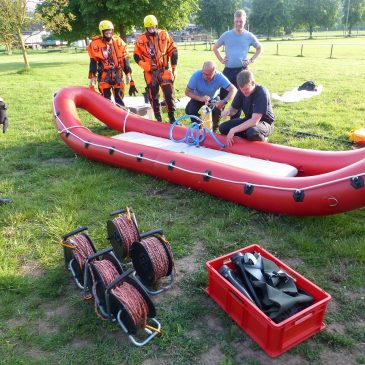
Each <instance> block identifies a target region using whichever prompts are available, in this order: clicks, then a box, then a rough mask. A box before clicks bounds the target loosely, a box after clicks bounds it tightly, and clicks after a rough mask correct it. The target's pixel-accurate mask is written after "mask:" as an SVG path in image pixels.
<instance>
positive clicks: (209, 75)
mask: <svg viewBox="0 0 365 365" xmlns="http://www.w3.org/2000/svg"><path fill="white" fill-rule="evenodd" d="M220 88H223V89H225V90H226V91H227V95H226V97H225V98H224V99H222V100H218V99H217V96H218V92H219V89H220ZM236 91H237V89H236V88H235V86H233V85H232V84H231V82H230V81H229V80H228V79H227V78H226V77H225V76H224V75H223V74H222V73H221V72H219V71H217V66H216V64H215V62H213V61H206V62H204V64H203V68H202V69H201V70H198V71H195V72H194V73H193V75H192V76H191V77H190V80H189V82H188V86H187V87H186V90H185V95H186V96H188V97H189V98H191V100H190V101H189V102H188V104H187V105H186V108H185V112H186V114H188V115H196V116H197V117H199V116H200V114H199V109H200V108H201V107H202V106H203V105H206V104H208V103H209V102H211V101H212V100H214V99H217V100H216V103H215V107H214V109H213V111H212V121H213V132H215V131H216V130H217V129H218V124H219V117H220V114H221V110H222V109H223V108H224V106H225V105H226V104H227V103H228V101H230V100H231V99H232V98H233V97H234V95H235V94H236ZM192 121H193V122H194V121H195V120H193V119H192Z"/></svg>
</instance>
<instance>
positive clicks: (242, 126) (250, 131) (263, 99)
mask: <svg viewBox="0 0 365 365" xmlns="http://www.w3.org/2000/svg"><path fill="white" fill-rule="evenodd" d="M237 85H238V92H237V94H236V96H235V98H234V99H233V101H232V104H231V106H230V107H229V109H228V110H224V111H223V112H222V118H224V117H227V116H231V115H235V114H236V113H237V112H238V111H240V110H242V111H243V112H244V114H245V117H244V118H235V119H231V120H229V121H228V122H225V123H222V124H221V125H220V126H219V131H220V132H221V134H226V135H227V139H226V145H227V146H228V147H229V146H231V145H232V144H233V137H234V136H235V135H237V136H240V137H243V138H246V139H248V140H250V141H266V139H267V137H268V136H269V135H270V134H271V133H272V132H273V131H274V120H275V116H274V113H273V110H272V106H271V100H270V93H269V91H268V90H267V89H266V88H265V87H263V86H261V85H258V84H256V81H255V78H254V75H253V73H252V72H251V71H248V70H243V71H241V72H240V73H239V74H238V75H237Z"/></svg>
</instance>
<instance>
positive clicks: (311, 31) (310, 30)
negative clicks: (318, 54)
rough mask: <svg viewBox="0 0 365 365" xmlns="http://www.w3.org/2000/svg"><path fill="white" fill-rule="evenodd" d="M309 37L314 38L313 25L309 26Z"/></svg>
mask: <svg viewBox="0 0 365 365" xmlns="http://www.w3.org/2000/svg"><path fill="white" fill-rule="evenodd" d="M309 39H313V25H310V26H309Z"/></svg>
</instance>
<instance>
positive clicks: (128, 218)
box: [107, 207, 139, 261]
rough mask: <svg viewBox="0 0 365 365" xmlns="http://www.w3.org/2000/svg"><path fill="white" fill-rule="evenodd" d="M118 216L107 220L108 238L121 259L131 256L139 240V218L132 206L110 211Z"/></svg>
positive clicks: (112, 214)
mask: <svg viewBox="0 0 365 365" xmlns="http://www.w3.org/2000/svg"><path fill="white" fill-rule="evenodd" d="M110 215H111V216H116V217H115V218H113V219H112V220H108V222H107V231H108V239H109V241H110V243H111V245H112V247H113V250H114V253H115V255H116V256H117V258H118V259H119V260H120V261H123V260H124V259H126V258H128V257H129V250H130V247H131V245H132V243H133V242H134V241H138V240H139V232H138V225H137V219H136V216H135V214H134V212H133V209H132V208H129V207H126V208H124V209H120V210H117V211H115V212H112V213H110Z"/></svg>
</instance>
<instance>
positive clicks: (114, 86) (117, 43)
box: [87, 20, 134, 106]
mask: <svg viewBox="0 0 365 365" xmlns="http://www.w3.org/2000/svg"><path fill="white" fill-rule="evenodd" d="M99 30H100V34H101V35H100V36H95V37H93V38H92V41H91V43H90V44H89V46H88V48H87V51H88V53H89V56H90V66H89V79H90V86H92V87H94V86H95V84H96V79H97V80H98V87H99V91H100V93H101V94H102V95H103V96H104V97H105V98H107V99H109V100H110V99H111V93H112V91H113V94H114V100H115V102H116V103H117V104H118V105H122V106H124V102H123V98H124V82H123V71H124V73H125V76H126V84H129V83H130V82H131V73H132V70H131V68H130V66H129V55H128V51H127V45H126V43H125V42H124V41H123V40H122V39H121V38H120V37H118V36H117V35H113V32H114V26H113V23H112V22H110V21H109V20H102V21H101V22H100V24H99ZM132 87H134V83H133V81H132V82H131V88H132Z"/></svg>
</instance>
